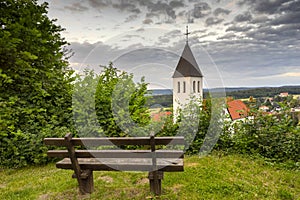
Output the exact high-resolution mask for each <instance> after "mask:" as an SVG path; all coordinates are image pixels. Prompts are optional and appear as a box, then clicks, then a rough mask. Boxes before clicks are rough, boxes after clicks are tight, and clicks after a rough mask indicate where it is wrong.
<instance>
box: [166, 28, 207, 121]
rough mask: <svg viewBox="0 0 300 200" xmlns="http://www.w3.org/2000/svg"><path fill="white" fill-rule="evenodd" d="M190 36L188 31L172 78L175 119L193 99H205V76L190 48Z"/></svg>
mask: <svg viewBox="0 0 300 200" xmlns="http://www.w3.org/2000/svg"><path fill="white" fill-rule="evenodd" d="M189 34H190V33H189V32H188V29H187V32H186V34H185V35H186V36H187V40H186V44H185V47H184V50H183V52H182V54H181V57H180V59H179V61H178V64H177V67H176V69H175V72H174V74H173V76H172V78H173V113H174V119H175V118H176V116H177V114H178V110H179V109H180V108H182V106H184V105H186V104H188V103H189V102H190V100H191V99H192V98H197V99H203V75H202V72H201V71H200V69H199V66H198V64H197V61H196V59H195V57H194V55H193V53H192V50H191V48H190V46H189V43H188V35H189Z"/></svg>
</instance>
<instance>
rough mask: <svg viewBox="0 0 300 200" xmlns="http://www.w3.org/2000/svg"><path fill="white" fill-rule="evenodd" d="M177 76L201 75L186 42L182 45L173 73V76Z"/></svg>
mask: <svg viewBox="0 0 300 200" xmlns="http://www.w3.org/2000/svg"><path fill="white" fill-rule="evenodd" d="M178 77H203V75H202V73H201V71H200V69H199V66H198V64H197V62H196V59H195V57H194V55H193V53H192V50H191V48H190V46H189V44H188V43H186V45H185V47H184V50H183V52H182V55H181V57H180V59H179V62H178V64H177V67H176V70H175V72H174V74H173V78H178Z"/></svg>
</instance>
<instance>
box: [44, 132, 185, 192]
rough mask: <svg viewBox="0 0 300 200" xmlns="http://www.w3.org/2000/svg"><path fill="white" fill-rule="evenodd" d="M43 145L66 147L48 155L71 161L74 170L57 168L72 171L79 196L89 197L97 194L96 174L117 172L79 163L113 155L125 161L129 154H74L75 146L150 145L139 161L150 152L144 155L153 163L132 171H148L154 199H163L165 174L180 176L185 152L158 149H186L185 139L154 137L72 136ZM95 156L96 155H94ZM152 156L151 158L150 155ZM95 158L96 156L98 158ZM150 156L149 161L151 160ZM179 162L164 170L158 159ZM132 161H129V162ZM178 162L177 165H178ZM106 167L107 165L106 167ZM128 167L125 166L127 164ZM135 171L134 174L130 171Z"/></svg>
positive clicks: (108, 152) (107, 167)
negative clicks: (82, 160) (162, 146)
mask: <svg viewBox="0 0 300 200" xmlns="http://www.w3.org/2000/svg"><path fill="white" fill-rule="evenodd" d="M44 143H45V144H46V145H53V146H64V147H66V148H67V152H66V150H49V151H48V152H47V154H48V156H49V157H60V158H67V159H68V158H69V159H70V161H71V167H70V166H67V165H66V164H65V163H64V160H62V161H60V162H57V163H56V167H57V168H62V169H73V170H74V174H73V175H72V177H73V178H76V179H77V182H78V185H79V191H80V194H82V195H84V194H90V193H92V192H93V191H94V180H93V171H95V170H97V171H118V170H117V169H114V168H111V167H109V166H104V168H100V167H99V168H97V165H96V167H83V168H82V167H81V165H80V160H79V159H86V158H93V157H96V158H103V157H104V158H109V156H110V155H113V156H115V155H117V154H118V155H117V157H113V158H122V157H123V156H126V155H128V153H130V152H131V151H130V150H121V151H118V152H117V154H116V153H115V152H114V151H115V150H112V151H105V150H93V151H92V153H91V151H89V150H75V146H84V145H85V144H89V145H92V146H102V145H111V144H115V145H149V146H150V150H146V151H142V152H141V153H140V154H138V155H137V158H142V157H143V156H144V154H143V152H148V154H145V155H146V157H147V159H149V158H150V159H151V162H152V164H151V166H150V168H146V169H141V170H139V169H134V170H133V171H148V172H149V173H148V179H149V183H150V191H151V192H152V193H154V194H155V195H161V193H162V188H161V180H162V179H163V177H164V174H163V172H164V171H168V172H179V171H183V157H184V155H183V151H178V150H169V151H166V152H167V153H165V152H164V151H161V152H159V151H157V150H156V145H168V144H170V145H185V142H184V138H183V137H156V138H155V137H154V135H153V134H151V136H150V138H149V137H127V138H126V137H124V138H122V137H116V138H72V134H70V133H68V134H66V136H65V137H64V138H45V139H44ZM93 153H95V154H93ZM149 153H150V154H149ZM95 155H96V156H95ZM149 155H150V157H149ZM167 155H168V156H169V157H171V158H177V159H178V160H179V162H178V163H173V164H170V166H167V165H166V166H165V167H163V168H162V167H161V166H159V165H158V163H157V158H164V156H166V157H168V156H167ZM78 158H79V159H78ZM128 159H129V160H130V158H128ZM176 162H177V161H176ZM104 165H105V164H104ZM125 165H126V164H125ZM130 171H132V170H130Z"/></svg>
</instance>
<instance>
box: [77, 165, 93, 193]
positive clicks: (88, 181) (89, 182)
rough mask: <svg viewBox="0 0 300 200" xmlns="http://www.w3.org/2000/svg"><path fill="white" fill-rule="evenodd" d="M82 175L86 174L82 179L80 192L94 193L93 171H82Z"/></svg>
mask: <svg viewBox="0 0 300 200" xmlns="http://www.w3.org/2000/svg"><path fill="white" fill-rule="evenodd" d="M83 173H84V174H87V176H86V177H84V178H82V188H81V189H82V190H80V191H84V192H85V193H89V194H91V193H92V192H94V177H93V171H92V170H84V171H83Z"/></svg>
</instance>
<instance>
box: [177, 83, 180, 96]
mask: <svg viewBox="0 0 300 200" xmlns="http://www.w3.org/2000/svg"><path fill="white" fill-rule="evenodd" d="M177 93H180V82H179V81H178V82H177Z"/></svg>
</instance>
